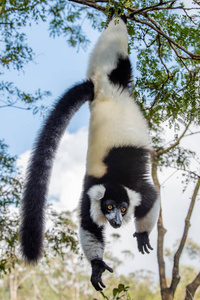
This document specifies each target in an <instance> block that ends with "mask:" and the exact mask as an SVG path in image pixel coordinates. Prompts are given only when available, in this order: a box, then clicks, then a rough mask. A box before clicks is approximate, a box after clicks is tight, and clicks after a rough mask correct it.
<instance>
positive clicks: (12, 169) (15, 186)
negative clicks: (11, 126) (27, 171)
mask: <svg viewBox="0 0 200 300" xmlns="http://www.w3.org/2000/svg"><path fill="white" fill-rule="evenodd" d="M15 163H16V157H12V156H10V155H9V153H8V146H7V145H6V144H5V143H4V141H3V140H0V211H1V209H2V210H3V209H4V208H5V207H6V206H7V205H8V204H15V205H16V206H17V205H18V204H19V200H20V196H21V191H22V182H21V177H20V175H18V173H17V168H16V165H15Z"/></svg>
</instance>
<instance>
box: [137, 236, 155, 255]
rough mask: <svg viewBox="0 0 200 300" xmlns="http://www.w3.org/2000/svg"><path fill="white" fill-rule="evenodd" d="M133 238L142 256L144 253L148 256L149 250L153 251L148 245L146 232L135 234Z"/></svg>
mask: <svg viewBox="0 0 200 300" xmlns="http://www.w3.org/2000/svg"><path fill="white" fill-rule="evenodd" d="M133 236H134V237H136V238H137V245H138V250H139V252H141V253H142V254H145V253H148V254H149V253H150V251H149V250H153V248H152V247H151V245H150V241H149V236H148V233H147V232H146V231H145V232H135V233H134V235H133Z"/></svg>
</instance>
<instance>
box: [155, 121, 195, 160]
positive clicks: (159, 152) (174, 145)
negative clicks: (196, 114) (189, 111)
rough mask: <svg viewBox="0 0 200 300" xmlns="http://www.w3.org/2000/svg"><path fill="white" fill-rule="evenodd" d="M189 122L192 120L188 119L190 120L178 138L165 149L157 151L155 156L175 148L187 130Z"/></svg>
mask: <svg viewBox="0 0 200 300" xmlns="http://www.w3.org/2000/svg"><path fill="white" fill-rule="evenodd" d="M191 122H192V121H190V122H189V123H188V125H187V126H186V127H185V129H184V131H183V133H182V134H181V135H180V136H179V138H178V139H177V140H176V142H175V143H174V144H172V145H171V146H169V147H168V148H166V149H163V150H159V151H157V156H158V157H159V156H161V155H163V154H165V153H167V152H169V151H170V150H171V149H173V148H175V147H176V146H177V145H178V144H179V143H180V141H181V139H182V138H183V137H184V135H185V133H186V132H187V130H188V128H189V126H190V124H191Z"/></svg>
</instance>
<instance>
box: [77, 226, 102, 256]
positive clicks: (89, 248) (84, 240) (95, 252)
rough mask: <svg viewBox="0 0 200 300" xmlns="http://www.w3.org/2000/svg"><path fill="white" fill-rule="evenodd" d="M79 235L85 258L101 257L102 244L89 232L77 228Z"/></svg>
mask: <svg viewBox="0 0 200 300" xmlns="http://www.w3.org/2000/svg"><path fill="white" fill-rule="evenodd" d="M79 237H80V242H81V246H82V249H83V252H84V254H85V256H86V258H87V259H88V260H89V261H91V260H93V259H103V252H104V245H103V243H101V242H100V241H99V240H98V239H97V238H96V237H95V236H94V235H93V234H92V233H91V232H89V231H87V230H84V229H83V228H82V227H80V228H79Z"/></svg>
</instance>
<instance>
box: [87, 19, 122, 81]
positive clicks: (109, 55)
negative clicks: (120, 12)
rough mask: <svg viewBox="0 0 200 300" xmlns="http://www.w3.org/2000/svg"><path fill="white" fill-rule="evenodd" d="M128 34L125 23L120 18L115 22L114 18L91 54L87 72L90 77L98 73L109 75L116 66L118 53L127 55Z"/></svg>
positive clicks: (103, 75)
mask: <svg viewBox="0 0 200 300" xmlns="http://www.w3.org/2000/svg"><path fill="white" fill-rule="evenodd" d="M127 45H128V34H127V28H126V25H125V23H124V22H123V21H122V20H121V19H119V23H118V24H115V20H112V21H111V22H110V23H109V25H108V27H107V28H106V29H105V30H104V32H103V33H102V34H101V36H100V38H99V40H98V41H97V43H96V45H95V48H94V50H93V52H92V54H91V57H90V61H89V67H88V72H87V77H88V78H93V76H96V74H97V73H99V74H101V75H102V77H105V76H107V74H108V73H110V72H111V71H112V70H113V69H114V68H115V67H116V63H117V62H116V59H117V55H118V54H120V55H122V56H127V55H128V51H127Z"/></svg>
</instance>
